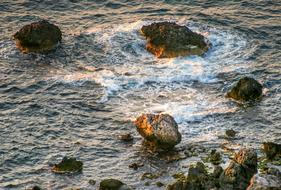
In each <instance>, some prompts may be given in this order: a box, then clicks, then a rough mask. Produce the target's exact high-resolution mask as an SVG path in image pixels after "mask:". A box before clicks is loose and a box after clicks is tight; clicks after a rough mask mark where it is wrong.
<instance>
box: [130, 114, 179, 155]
mask: <svg viewBox="0 0 281 190" xmlns="http://www.w3.org/2000/svg"><path fill="white" fill-rule="evenodd" d="M135 125H136V127H137V130H138V132H139V133H140V135H141V136H142V137H144V139H145V140H146V141H149V142H151V143H153V144H154V145H155V146H156V147H159V148H162V149H170V148H173V147H174V146H175V145H177V144H178V143H180V141H181V134H180V133H179V131H178V125H177V123H176V121H175V120H174V118H173V117H172V116H170V115H168V114H159V115H154V114H143V115H142V116H140V117H138V118H137V119H136V121H135Z"/></svg>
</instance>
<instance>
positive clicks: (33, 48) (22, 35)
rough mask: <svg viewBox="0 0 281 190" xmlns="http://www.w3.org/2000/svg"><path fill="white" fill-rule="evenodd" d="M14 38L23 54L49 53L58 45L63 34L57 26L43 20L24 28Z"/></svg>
mask: <svg viewBox="0 0 281 190" xmlns="http://www.w3.org/2000/svg"><path fill="white" fill-rule="evenodd" d="M13 38H14V40H15V41H16V45H17V47H18V48H19V49H20V50H21V51H22V52H23V53H29V52H35V53H47V52H49V51H51V50H53V49H54V48H55V47H56V46H57V45H58V43H59V42H60V41H61V39H62V33H61V31H60V29H59V28H58V27H57V26H55V25H53V24H50V23H49V22H48V21H46V20H42V21H39V22H34V23H31V24H28V25H26V26H24V27H22V28H21V29H20V30H19V31H18V32H17V33H15V34H14V35H13Z"/></svg>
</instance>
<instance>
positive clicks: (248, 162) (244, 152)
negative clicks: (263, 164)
mask: <svg viewBox="0 0 281 190" xmlns="http://www.w3.org/2000/svg"><path fill="white" fill-rule="evenodd" d="M234 161H236V162H237V163H238V164H241V165H242V166H244V167H248V168H250V169H254V170H255V172H256V171H257V165H258V156H257V153H256V152H255V151H254V150H253V149H246V148H243V149H241V150H239V152H238V153H236V154H235V156H234Z"/></svg>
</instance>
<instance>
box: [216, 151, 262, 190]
mask: <svg viewBox="0 0 281 190" xmlns="http://www.w3.org/2000/svg"><path fill="white" fill-rule="evenodd" d="M255 173H257V153H256V152H255V151H254V150H251V149H241V150H240V151H239V152H238V153H236V154H235V156H234V161H231V162H230V164H229V166H228V167H227V168H226V169H225V170H224V172H223V173H222V174H221V176H220V186H221V188H222V189H223V190H229V189H235V190H245V189H246V188H247V187H248V185H249V182H250V179H251V178H252V177H253V175H254V174H255Z"/></svg>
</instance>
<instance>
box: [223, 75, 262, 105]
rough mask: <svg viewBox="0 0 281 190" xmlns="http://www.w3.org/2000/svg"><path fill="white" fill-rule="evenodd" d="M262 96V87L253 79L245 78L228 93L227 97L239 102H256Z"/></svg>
mask: <svg viewBox="0 0 281 190" xmlns="http://www.w3.org/2000/svg"><path fill="white" fill-rule="evenodd" d="M261 96H262V85H261V84H260V83H259V82H257V81H256V80H255V79H253V78H249V77H243V78H241V79H240V80H239V81H238V83H237V84H236V85H235V86H234V87H233V88H232V89H231V90H230V91H229V92H228V93H227V95H226V97H228V98H233V99H235V100H239V101H249V100H255V99H258V98H260V97H261Z"/></svg>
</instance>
